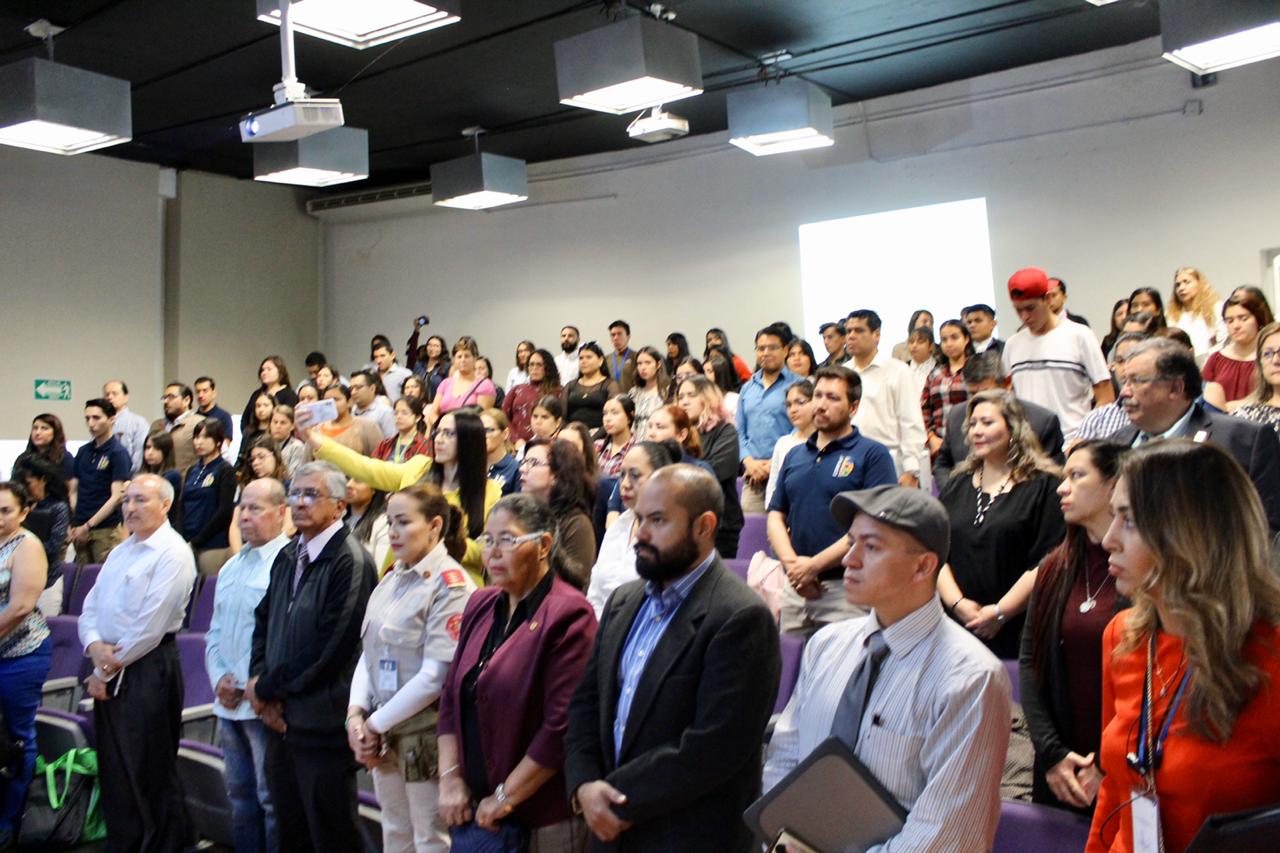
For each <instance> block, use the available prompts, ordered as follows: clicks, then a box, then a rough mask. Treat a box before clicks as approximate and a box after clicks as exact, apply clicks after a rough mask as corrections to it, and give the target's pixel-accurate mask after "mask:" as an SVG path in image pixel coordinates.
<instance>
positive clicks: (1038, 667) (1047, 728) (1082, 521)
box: [1018, 440, 1128, 813]
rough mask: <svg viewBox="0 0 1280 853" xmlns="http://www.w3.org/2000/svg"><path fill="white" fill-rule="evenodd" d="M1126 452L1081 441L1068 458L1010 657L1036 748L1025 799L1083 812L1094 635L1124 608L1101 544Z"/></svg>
mask: <svg viewBox="0 0 1280 853" xmlns="http://www.w3.org/2000/svg"><path fill="white" fill-rule="evenodd" d="M1126 449H1127V448H1125V447H1123V446H1121V445H1118V444H1110V443H1108V442H1106V441H1097V440H1095V441H1084V442H1081V443H1080V444H1077V445H1076V446H1075V447H1074V448H1073V449H1072V451H1071V455H1070V456H1068V457H1067V464H1066V466H1065V468H1064V471H1063V478H1062V485H1060V486H1058V496H1059V498H1060V499H1061V500H1060V501H1059V505H1060V507H1061V509H1062V516H1063V518H1064V519H1065V520H1066V523H1067V536H1066V538H1065V539H1064V540H1063V541H1062V544H1061V545H1059V546H1058V547H1057V548H1055V549H1053V550H1052V551H1050V552H1049V555H1048V556H1047V557H1045V558H1044V560H1043V561H1042V562H1041V563H1040V568H1039V569H1038V570H1037V572H1036V580H1035V585H1034V586H1033V587H1032V589H1031V598H1030V600H1029V601H1028V603H1027V621H1026V625H1025V626H1024V627H1023V629H1022V646H1021V649H1020V651H1019V654H1018V659H1019V677H1020V679H1021V694H1022V708H1023V710H1024V711H1025V712H1026V716H1027V727H1028V728H1029V729H1030V730H1031V742H1032V744H1034V746H1035V755H1036V757H1035V769H1034V774H1033V777H1032V782H1031V797H1032V799H1033V800H1034V801H1035V802H1037V803H1044V804H1046V805H1052V806H1061V807H1063V808H1070V809H1076V810H1078V811H1082V812H1086V813H1088V812H1089V811H1091V810H1092V808H1093V801H1094V799H1095V798H1096V797H1097V795H1098V786H1099V785H1100V784H1101V782H1102V772H1101V771H1100V770H1099V769H1098V761H1097V751H1098V744H1099V742H1100V741H1101V738H1102V727H1101V725H1100V723H1099V721H1100V720H1101V719H1102V633H1103V631H1105V630H1106V627H1107V623H1108V622H1110V621H1111V618H1112V617H1113V616H1115V614H1116V613H1118V612H1119V611H1120V610H1121V609H1122V608H1124V607H1127V606H1128V601H1127V600H1126V599H1125V598H1124V597H1123V596H1121V595H1118V594H1117V593H1116V589H1115V584H1114V583H1113V582H1112V581H1113V580H1114V579H1113V578H1112V577H1111V575H1110V574H1109V573H1108V571H1107V561H1108V557H1107V552H1106V549H1104V548H1103V547H1102V537H1103V536H1105V535H1106V533H1107V528H1108V527H1110V526H1111V504H1110V501H1111V491H1112V489H1113V488H1114V487H1115V482H1116V477H1117V476H1118V475H1119V472H1120V460H1121V458H1122V457H1123V456H1124V453H1125V450H1126Z"/></svg>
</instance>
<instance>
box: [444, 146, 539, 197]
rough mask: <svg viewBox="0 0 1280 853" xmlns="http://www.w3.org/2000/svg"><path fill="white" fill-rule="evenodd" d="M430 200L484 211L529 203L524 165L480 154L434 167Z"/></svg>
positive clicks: (483, 153)
mask: <svg viewBox="0 0 1280 853" xmlns="http://www.w3.org/2000/svg"><path fill="white" fill-rule="evenodd" d="M431 197H432V200H433V201H434V202H435V203H436V204H438V205H440V206H441V207H456V208H461V209H463V210H483V209H485V208H490V207H501V206H503V205H506V204H515V203H516V202H520V201H526V200H527V199H528V198H529V181H528V177H527V175H526V173H525V162H524V161H523V160H517V159H516V158H514V157H501V156H499V155H497V154H489V153H486V152H480V151H477V152H476V153H475V154H468V155H467V156H466V157H459V158H458V159H456V160H448V161H446V162H444V163H436V164H435V165H433V166H432V167H431Z"/></svg>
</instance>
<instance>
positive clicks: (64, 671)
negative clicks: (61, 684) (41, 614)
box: [46, 616, 85, 679]
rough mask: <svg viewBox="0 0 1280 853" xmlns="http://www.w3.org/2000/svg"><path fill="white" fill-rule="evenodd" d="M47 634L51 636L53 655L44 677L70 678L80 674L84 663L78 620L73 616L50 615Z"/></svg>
mask: <svg viewBox="0 0 1280 853" xmlns="http://www.w3.org/2000/svg"><path fill="white" fill-rule="evenodd" d="M47 621H48V623H49V636H51V637H52V638H53V656H52V660H51V662H50V664H49V674H48V676H46V678H50V679H53V678H70V677H71V676H76V675H79V674H80V670H81V668H82V666H83V664H84V661H85V656H84V648H83V647H82V646H81V645H80V632H79V622H80V620H79V619H78V618H77V617H75V616H51V617H49V619H48V620H47Z"/></svg>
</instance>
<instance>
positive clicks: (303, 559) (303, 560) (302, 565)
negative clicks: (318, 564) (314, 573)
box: [289, 541, 311, 598]
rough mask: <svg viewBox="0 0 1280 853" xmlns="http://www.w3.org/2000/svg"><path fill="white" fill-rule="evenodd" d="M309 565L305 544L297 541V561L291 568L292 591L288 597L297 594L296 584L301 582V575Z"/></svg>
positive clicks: (309, 559) (309, 560) (309, 558)
mask: <svg viewBox="0 0 1280 853" xmlns="http://www.w3.org/2000/svg"><path fill="white" fill-rule="evenodd" d="M309 565H311V557H309V556H308V555H307V546H306V545H305V544H304V543H303V542H301V541H299V542H298V562H297V564H296V565H295V566H294V569H293V591H292V592H291V593H290V595H289V598H293V596H295V595H297V594H298V585H299V584H300V583H302V575H303V574H304V573H305V572H306V571H307V566H309Z"/></svg>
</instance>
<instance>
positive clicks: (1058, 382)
mask: <svg viewBox="0 0 1280 853" xmlns="http://www.w3.org/2000/svg"><path fill="white" fill-rule="evenodd" d="M1002 361H1003V364H1004V369H1005V372H1006V373H1008V375H1009V376H1010V377H1011V378H1012V379H1013V391H1014V393H1015V394H1016V395H1017V396H1018V398H1019V399H1022V400H1029V401H1031V402H1032V403H1038V404H1039V405H1041V406H1044V407H1045V408H1046V409H1049V410H1050V411H1051V412H1053V413H1054V414H1056V415H1057V416H1058V420H1059V421H1060V422H1061V424H1062V435H1063V437H1064V438H1065V439H1066V440H1067V442H1070V441H1071V438H1072V436H1074V435H1075V431H1076V428H1077V427H1079V426H1080V422H1081V421H1082V420H1084V416H1085V415H1087V414H1089V407H1090V403H1091V401H1092V400H1093V386H1094V385H1097V384H1098V383H1099V382H1106V381H1107V380H1109V379H1110V378H1111V374H1110V373H1108V372H1107V362H1106V359H1104V358H1103V357H1102V348H1101V347H1099V346H1098V339H1097V338H1095V337H1094V336H1093V332H1091V331H1089V329H1088V327H1086V326H1082V325H1080V324H1079V323H1072V322H1059V323H1058V326H1057V328H1055V329H1054V330H1053V331H1051V332H1048V333H1046V334H1043V335H1033V334H1031V331H1030V330H1028V329H1022V330H1021V331H1019V332H1018V333H1017V334H1015V335H1014V336H1013V337H1011V338H1009V340H1008V341H1007V342H1006V343H1005V346H1004V356H1003V358H1002Z"/></svg>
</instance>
